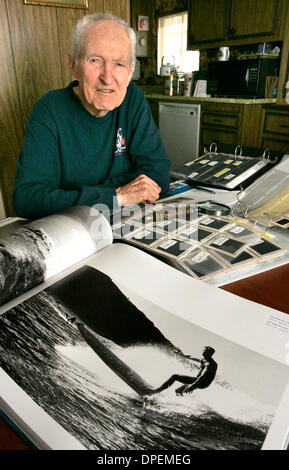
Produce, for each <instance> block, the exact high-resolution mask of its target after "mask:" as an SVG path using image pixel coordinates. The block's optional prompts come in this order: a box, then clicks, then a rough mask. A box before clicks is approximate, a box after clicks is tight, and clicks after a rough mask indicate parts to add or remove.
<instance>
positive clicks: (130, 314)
mask: <svg viewBox="0 0 289 470" xmlns="http://www.w3.org/2000/svg"><path fill="white" fill-rule="evenodd" d="M42 287H43V286H42ZM8 307H9V309H8V310H6V311H5V308H4V307H2V308H1V309H0V313H2V315H1V316H0V349H1V354H0V361H1V362H0V365H1V367H2V369H1V371H0V373H1V376H0V379H1V384H2V388H1V399H2V401H1V407H2V408H3V409H4V411H5V410H6V411H7V410H9V406H10V409H11V408H13V410H14V413H15V417H16V418H17V417H18V419H20V418H21V417H22V420H24V422H25V426H24V429H25V430H26V432H29V431H30V432H31V435H32V436H33V433H34V432H36V431H35V429H36V430H37V435H38V440H39V441H41V442H42V443H43V446H45V448H55V446H56V448H80V446H81V445H83V446H84V448H88V449H100V448H101V449H102V448H105V449H112V450H119V449H122V450H125V449H129V450H132V449H136V450H137V449H156V448H157V449H159V448H161V449H171V448H174V449H182V448H183V446H184V445H185V448H186V450H190V449H217V448H218V449H226V448H230V449H233V448H234V449H259V448H267V449H270V448H271V449H274V448H276V449H280V448H283V447H284V445H285V440H286V436H287V433H288V423H289V410H288V406H287V405H288V399H289V388H288V378H289V365H288V363H289V357H288V344H289V320H288V316H287V315H285V314H282V313H281V312H278V311H276V310H274V309H271V308H267V307H264V306H261V305H259V304H256V303H254V302H250V301H247V300H245V299H242V298H239V297H237V296H234V295H232V294H230V293H228V292H225V291H222V290H220V289H218V288H215V287H211V286H208V285H206V284H205V283H203V282H200V281H198V280H194V279H192V278H191V277H189V276H187V275H185V274H182V273H180V272H178V271H176V270H174V269H171V268H169V267H168V266H166V265H165V264H163V263H161V262H159V261H158V260H156V259H155V258H153V257H151V256H149V255H147V254H145V253H143V252H141V251H139V250H137V249H136V248H134V247H131V246H127V245H123V244H120V243H115V244H113V245H110V246H107V247H106V248H105V249H104V250H101V251H100V252H98V253H96V254H95V255H92V256H91V257H89V258H87V259H86V260H85V261H83V262H81V263H79V264H78V265H77V266H75V267H74V268H69V269H68V270H67V271H66V272H65V273H62V274H61V275H58V276H56V277H54V278H53V279H50V280H49V281H48V282H47V283H46V284H45V290H42V289H41V287H37V288H35V289H34V290H33V291H30V292H29V293H27V294H25V296H23V297H22V299H21V301H20V302H19V298H18V299H17V302H16V301H15V302H14V304H13V303H11V304H10V305H9V306H8ZM6 309H7V305H6ZM79 324H82V325H85V327H84V336H83V334H82V333H83V331H82V329H79V327H78V325H79ZM99 343H101V346H99ZM207 346H210V347H211V348H213V349H214V350H215V352H214V354H213V359H214V362H215V363H216V364H217V369H216V374H215V375H214V376H211V379H212V380H211V382H210V383H208V384H207V386H205V387H204V388H200V389H195V390H194V391H193V392H192V393H191V392H188V393H187V392H186V387H185V388H184V389H182V392H181V391H179V392H178V393H176V392H177V390H178V389H180V388H182V387H183V386H184V385H186V384H185V383H183V382H182V381H181V380H180V381H179V380H178V379H177V378H176V377H175V376H176V375H177V376H186V377H188V380H189V381H191V382H188V383H187V384H190V383H191V384H192V383H193V381H194V378H195V377H196V375H197V374H198V372H199V370H200V365H199V366H198V364H199V363H198V362H195V363H194V362H193V361H191V360H190V359H189V356H191V357H193V358H197V359H198V360H199V361H200V360H202V354H203V351H204V348H205V347H207ZM11 348H13V354H12V353H11V352H10V349H11ZM99 348H100V349H99ZM103 350H105V351H106V352H104V353H103ZM12 357H13V361H11V358H12ZM20 364H21V367H20V366H19V365H20ZM19 370H21V373H20V374H19ZM31 371H33V374H32V373H31ZM7 374H8V378H7ZM28 376H29V380H26V379H27V377H28ZM173 376H174V379H172V377H173ZM31 377H32V378H31ZM11 380H12V385H11ZM6 382H7V383H9V386H7V387H6ZM14 382H15V384H14ZM13 386H15V388H16V389H17V392H18V393H19V398H18V400H16V399H15V396H16V395H15V394H14V393H13ZM159 389H161V390H159ZM142 390H143V392H142ZM21 392H22V393H21ZM143 394H144V395H143ZM20 397H21V398H20ZM50 397H53V399H50ZM26 400H27V402H28V405H29V406H28V405H27V407H26V405H25V403H26ZM59 405H60V406H59ZM27 409H29V410H30V413H29V416H28V415H27V413H26V410H27ZM84 410H85V412H84ZM23 414H24V415H25V418H24V417H23ZM43 415H44V416H46V415H48V417H49V419H45V418H44V417H43ZM100 415H101V419H99V416H100ZM112 416H113V417H114V418H113V420H112V419H111V417H112ZM51 417H52V421H51ZM16 418H15V419H16ZM204 418H205V419H204ZM143 419H145V421H146V423H150V424H149V425H148V427H146V428H145V429H144V426H143ZM176 420H177V422H178V423H179V424H180V426H177V427H176V426H175V422H176ZM44 421H45V423H46V426H45V428H42V429H41V423H42V422H44ZM54 422H55V423H56V427H54V425H53V424H54ZM225 422H226V423H227V424H228V427H227V428H226V427H224V423H225ZM192 423H194V426H192ZM59 426H60V428H59ZM62 428H63V429H64V440H62V435H61V434H62V433H61V429H62ZM168 429H169V432H167V430H168ZM211 429H214V432H213V433H211V432H210V430H211ZM218 429H220V432H218V431H216V430H218ZM132 430H133V431H132ZM164 430H166V432H165V431H164ZM196 431H197V432H196ZM221 431H222V432H221ZM38 433H41V436H39V434H38ZM67 433H68V434H69V435H71V438H72V440H73V439H76V440H77V445H76V444H73V443H72V441H70V442H69V441H67ZM184 433H185V436H186V437H185V442H184ZM56 435H57V436H58V439H56V438H55V436H56ZM152 435H153V436H154V437H153V439H152V440H151V438H150V436H152ZM196 436H197V437H196ZM65 446H67V447H65ZM74 446H75V447H74ZM228 446H229V447H228Z"/></svg>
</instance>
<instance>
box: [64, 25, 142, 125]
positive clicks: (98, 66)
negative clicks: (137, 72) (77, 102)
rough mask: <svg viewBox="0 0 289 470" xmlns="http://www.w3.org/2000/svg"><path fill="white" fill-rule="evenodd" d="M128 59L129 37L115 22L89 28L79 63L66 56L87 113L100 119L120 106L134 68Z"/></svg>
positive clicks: (129, 52) (129, 55) (129, 49)
mask: <svg viewBox="0 0 289 470" xmlns="http://www.w3.org/2000/svg"><path fill="white" fill-rule="evenodd" d="M130 59H131V46H130V41H129V37H128V35H127V33H126V31H125V30H124V29H123V28H122V27H121V26H119V25H118V24H117V23H115V22H114V21H111V20H104V21H100V22H98V23H97V24H95V25H94V26H92V27H90V28H89V29H88V31H87V33H86V35H85V37H84V40H83V47H82V51H81V57H80V58H79V61H78V64H75V63H74V62H73V61H72V59H71V58H70V57H69V62H70V66H71V69H72V71H73V75H74V77H75V78H76V79H77V80H78V81H79V87H78V90H76V93H77V94H78V95H79V97H80V99H81V101H82V104H83V105H84V107H85V108H86V109H87V111H89V112H90V113H91V114H94V115H96V116H98V117H102V116H104V115H105V114H106V113H107V112H108V111H112V110H113V109H115V108H117V107H118V106H119V105H120V104H121V103H122V101H123V100H124V97H125V95H126V90H127V86H128V84H129V81H130V79H131V76H132V73H133V69H134V64H131V62H130Z"/></svg>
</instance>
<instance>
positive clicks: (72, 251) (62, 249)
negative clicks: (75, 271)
mask: <svg viewBox="0 0 289 470" xmlns="http://www.w3.org/2000/svg"><path fill="white" fill-rule="evenodd" d="M22 223H23V221H16V228H15V230H13V231H12V232H10V231H8V232H7V228H9V224H8V225H5V226H3V231H2V233H1V231H0V260H1V263H0V305H2V304H4V303H5V302H8V301H9V300H11V299H13V298H15V297H17V296H18V295H20V294H22V293H23V292H25V291H27V290H29V289H31V288H32V287H34V286H36V285H38V284H40V283H42V282H44V281H45V280H47V279H49V278H50V277H52V276H54V275H55V274H57V273H60V272H62V271H63V270H65V269H67V268H68V267H69V266H72V265H73V264H75V263H78V262H79V261H81V260H82V259H85V258H86V257H87V256H90V255H92V254H93V253H95V252H97V251H99V250H101V249H102V248H104V247H105V246H107V245H109V244H110V243H112V233H111V228H110V226H109V223H108V221H107V220H106V218H105V217H104V216H103V215H102V214H100V213H99V212H98V211H96V210H93V209H92V208H90V207H83V206H81V207H78V206H75V207H72V208H70V209H67V210H65V211H63V212H59V213H57V214H54V215H51V216H48V217H43V218H41V219H38V220H35V221H32V222H28V221H27V223H25V224H24V225H23V224H22ZM12 224H13V223H12ZM19 224H20V227H19V226H18V225H19ZM4 229H5V230H6V233H5V231H4Z"/></svg>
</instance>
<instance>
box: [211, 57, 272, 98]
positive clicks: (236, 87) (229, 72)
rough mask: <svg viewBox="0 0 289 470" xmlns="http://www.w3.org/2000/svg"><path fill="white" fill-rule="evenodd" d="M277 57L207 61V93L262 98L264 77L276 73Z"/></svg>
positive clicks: (221, 95) (263, 95)
mask: <svg viewBox="0 0 289 470" xmlns="http://www.w3.org/2000/svg"><path fill="white" fill-rule="evenodd" d="M278 71H279V59H278V58H275V57H274V58H261V57H260V58H256V59H255V58H254V59H242V60H228V61H218V62H209V64H208V72H207V93H208V94H210V95H211V96H220V97H232V98H233V97H239V98H264V97H265V86H266V77H267V76H274V75H278Z"/></svg>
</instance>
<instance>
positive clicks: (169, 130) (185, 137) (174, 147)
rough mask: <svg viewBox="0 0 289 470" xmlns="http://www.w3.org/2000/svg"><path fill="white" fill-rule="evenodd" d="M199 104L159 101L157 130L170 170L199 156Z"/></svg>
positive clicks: (176, 168)
mask: <svg viewBox="0 0 289 470" xmlns="http://www.w3.org/2000/svg"><path fill="white" fill-rule="evenodd" d="M200 116H201V105H200V104H181V103H168V102H159V131H160V135H161V138H162V141H163V143H164V146H165V149H166V151H167V154H168V156H169V158H170V159H171V162H172V170H178V169H179V168H181V167H182V166H184V164H185V163H187V162H189V161H191V160H194V159H195V158H197V157H198V156H199V135H200Z"/></svg>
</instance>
